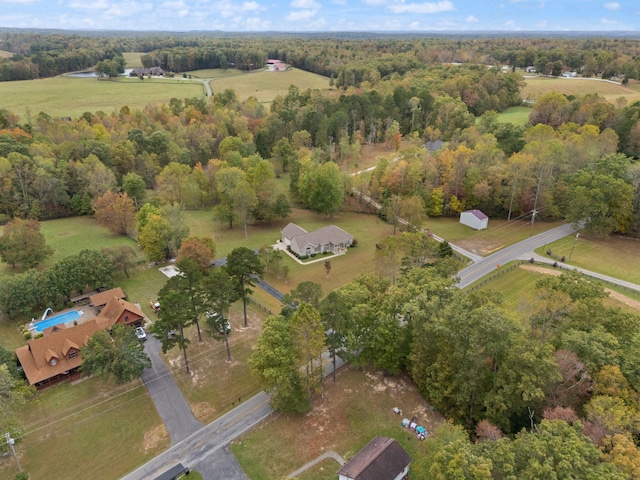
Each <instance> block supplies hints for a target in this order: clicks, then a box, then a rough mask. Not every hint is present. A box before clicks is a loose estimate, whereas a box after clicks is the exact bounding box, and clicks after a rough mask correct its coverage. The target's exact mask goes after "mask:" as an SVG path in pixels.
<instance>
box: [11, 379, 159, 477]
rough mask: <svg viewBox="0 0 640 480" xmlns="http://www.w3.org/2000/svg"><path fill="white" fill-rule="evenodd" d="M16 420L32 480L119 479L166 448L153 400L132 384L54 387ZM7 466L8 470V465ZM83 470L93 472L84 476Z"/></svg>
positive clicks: (95, 381) (97, 382) (96, 382)
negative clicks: (22, 427) (20, 424)
mask: <svg viewBox="0 0 640 480" xmlns="http://www.w3.org/2000/svg"><path fill="white" fill-rule="evenodd" d="M21 419H22V422H23V425H24V437H23V438H22V439H21V443H20V444H19V445H18V451H19V452H21V463H22V467H23V468H24V469H25V471H28V472H29V473H30V474H31V478H34V479H35V478H89V477H91V478H100V479H105V480H106V479H112V478H120V477H121V476H122V475H124V474H126V473H127V472H129V471H131V470H133V469H134V468H136V467H137V466H138V465H140V464H142V463H144V462H145V461H147V460H149V459H151V458H153V457H154V456H156V455H158V454H159V453H160V452H162V451H163V450H165V449H166V448H167V447H168V446H169V437H168V434H167V433H166V429H165V428H164V425H162V421H161V419H160V417H159V415H158V413H157V410H156V409H155V407H154V405H153V401H152V400H151V398H150V397H149V395H148V394H147V391H146V389H145V388H144V386H143V385H142V383H141V382H140V381H138V380H136V381H133V382H131V383H128V384H126V385H120V386H119V385H116V384H114V383H107V384H105V383H103V382H102V381H101V380H99V379H98V378H92V379H88V380H85V381H82V382H80V383H78V384H76V385H71V384H69V383H67V384H62V385H58V386H56V387H55V388H50V389H47V390H45V391H42V392H39V393H38V394H37V396H36V398H35V399H33V400H31V401H30V402H28V404H27V406H26V407H25V408H24V409H23V410H22V412H21ZM98 432H99V434H98ZM46 452H48V453H46ZM53 459H55V461H53ZM7 463H8V462H7ZM9 467H10V468H11V469H13V468H14V465H13V463H12V462H11V463H10V464H9ZM88 472H93V473H92V474H90V475H89V477H88V476H87V474H88ZM98 472H99V474H98ZM5 474H6V476H5ZM0 477H2V478H7V479H8V478H13V473H11V476H9V471H8V469H6V470H5V471H2V470H0Z"/></svg>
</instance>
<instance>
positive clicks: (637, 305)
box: [520, 265, 640, 310]
mask: <svg viewBox="0 0 640 480" xmlns="http://www.w3.org/2000/svg"><path fill="white" fill-rule="evenodd" d="M520 268H524V269H525V270H529V271H531V272H536V273H543V274H546V275H553V276H556V277H557V276H559V275H561V274H562V271H560V270H549V269H548V268H543V267H536V266H533V265H520ZM604 291H605V292H607V293H608V294H609V296H610V297H611V298H613V299H614V300H617V301H619V302H620V303H624V304H625V305H627V306H628V307H631V308H634V309H636V310H640V302H639V301H638V300H635V299H633V298H630V297H627V296H626V295H623V294H622V293H620V292H616V291H615V290H611V289H610V288H605V289H604Z"/></svg>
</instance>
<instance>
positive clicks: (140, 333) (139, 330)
mask: <svg viewBox="0 0 640 480" xmlns="http://www.w3.org/2000/svg"><path fill="white" fill-rule="evenodd" d="M136 337H138V340H140V341H141V342H144V341H145V340H146V339H147V332H145V331H144V328H142V327H136Z"/></svg>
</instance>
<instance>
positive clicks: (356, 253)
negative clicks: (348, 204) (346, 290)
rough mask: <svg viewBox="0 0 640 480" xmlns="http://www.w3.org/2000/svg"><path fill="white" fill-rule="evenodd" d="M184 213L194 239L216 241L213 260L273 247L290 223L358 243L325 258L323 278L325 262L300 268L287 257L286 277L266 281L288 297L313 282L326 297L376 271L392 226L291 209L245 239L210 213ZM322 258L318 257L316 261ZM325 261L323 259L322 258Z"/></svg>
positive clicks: (368, 219) (367, 217) (348, 214)
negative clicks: (332, 231) (328, 229)
mask: <svg viewBox="0 0 640 480" xmlns="http://www.w3.org/2000/svg"><path fill="white" fill-rule="evenodd" d="M186 213H187V215H186V216H187V224H188V225H189V227H190V229H191V235H193V236H211V235H213V237H214V238H215V240H216V245H217V247H216V258H221V257H225V256H227V255H228V254H229V253H230V252H231V250H233V249H234V248H237V247H247V248H251V249H259V248H262V247H265V246H269V245H273V244H274V243H276V241H277V240H278V239H280V230H282V228H284V227H285V226H286V225H287V224H288V223H289V222H295V223H297V224H298V225H300V226H301V227H303V228H305V229H306V230H308V231H311V230H314V229H317V228H321V227H324V226H327V225H334V224H335V225H338V226H340V228H343V229H344V230H346V231H347V232H349V233H351V234H352V235H353V236H354V238H356V239H357V240H358V246H357V247H355V248H350V249H349V251H348V252H347V254H346V255H339V256H327V257H326V259H327V260H330V261H331V267H332V268H331V273H330V275H329V276H327V275H326V273H325V270H324V262H318V263H313V264H310V265H300V264H299V263H297V262H295V261H294V260H293V259H291V258H290V257H288V256H286V257H285V258H284V260H283V263H282V264H283V265H287V266H288V267H289V277H288V279H287V280H286V281H285V280H284V279H283V278H273V277H271V276H267V277H266V278H265V280H266V281H267V282H269V283H270V284H272V285H273V286H274V287H275V288H277V289H278V290H280V291H281V292H284V293H287V292H288V291H290V290H291V289H292V288H295V287H296V286H297V285H298V284H299V283H300V282H303V281H307V280H308V281H313V282H316V283H319V284H320V285H322V290H323V292H324V293H325V294H327V293H329V292H330V291H331V290H333V289H335V288H337V287H339V286H341V285H344V284H345V283H348V282H350V281H351V280H353V278H354V277H355V276H356V275H357V274H358V273H360V272H362V273H366V272H372V271H374V270H375V250H376V248H375V245H376V243H378V242H379V241H380V240H381V239H382V238H384V237H386V236H388V235H391V234H392V233H393V226H391V225H389V224H387V223H384V222H383V221H381V220H380V219H379V218H378V217H377V216H375V215H366V214H361V213H353V212H338V213H337V214H336V215H334V216H333V217H331V218H326V217H324V216H323V215H318V214H316V213H314V212H311V211H309V210H303V209H298V208H294V209H293V210H292V214H291V216H290V217H289V218H287V219H285V220H282V221H280V222H276V223H275V224H273V225H271V226H268V227H266V226H249V228H248V232H249V236H248V238H246V239H245V238H244V233H243V231H242V228H240V227H236V228H234V229H233V230H229V229H228V228H226V226H221V225H220V224H219V222H214V220H213V219H212V215H211V211H210V210H199V211H190V212H186ZM317 258H321V257H317ZM322 258H324V257H322Z"/></svg>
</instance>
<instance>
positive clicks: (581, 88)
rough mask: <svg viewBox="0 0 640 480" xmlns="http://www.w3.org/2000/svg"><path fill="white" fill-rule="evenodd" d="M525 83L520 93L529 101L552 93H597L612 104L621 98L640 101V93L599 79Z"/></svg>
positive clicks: (544, 79) (536, 79)
mask: <svg viewBox="0 0 640 480" xmlns="http://www.w3.org/2000/svg"><path fill="white" fill-rule="evenodd" d="M524 81H525V82H526V86H525V87H524V88H523V89H522V91H521V92H520V96H521V97H522V98H524V99H528V100H535V99H537V98H540V97H541V96H543V95H546V94H547V93H551V92H560V93H564V94H565V95H576V96H578V95H580V96H582V95H587V94H589V93H597V94H598V95H599V96H601V97H604V98H606V99H607V100H608V101H609V102H611V103H614V102H615V101H616V100H617V99H618V98H620V97H625V98H626V99H627V101H628V102H629V103H633V102H635V101H637V100H640V92H639V91H637V90H634V89H633V88H629V87H627V86H622V85H618V84H615V83H610V82H605V81H601V80H597V79H588V78H562V77H554V78H551V77H534V78H525V79H524Z"/></svg>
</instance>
